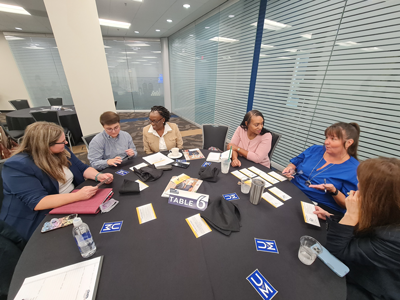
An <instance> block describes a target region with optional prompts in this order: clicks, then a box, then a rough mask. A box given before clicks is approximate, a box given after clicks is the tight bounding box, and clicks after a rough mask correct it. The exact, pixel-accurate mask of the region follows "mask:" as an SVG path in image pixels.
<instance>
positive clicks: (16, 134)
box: [0, 124, 25, 144]
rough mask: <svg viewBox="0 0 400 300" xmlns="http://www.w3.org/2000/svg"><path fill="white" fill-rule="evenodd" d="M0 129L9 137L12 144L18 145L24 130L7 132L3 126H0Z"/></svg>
mask: <svg viewBox="0 0 400 300" xmlns="http://www.w3.org/2000/svg"><path fill="white" fill-rule="evenodd" d="M0 127H1V128H3V130H4V132H5V134H6V135H7V136H9V137H11V138H12V139H13V140H14V142H16V143H18V144H19V142H20V140H21V138H22V136H23V135H24V134H25V130H8V129H6V128H5V127H4V125H3V124H0Z"/></svg>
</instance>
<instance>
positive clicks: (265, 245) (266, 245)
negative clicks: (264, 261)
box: [254, 238, 279, 254]
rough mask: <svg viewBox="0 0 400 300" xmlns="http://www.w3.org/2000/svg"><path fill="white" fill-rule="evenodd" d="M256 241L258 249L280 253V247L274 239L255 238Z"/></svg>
mask: <svg viewBox="0 0 400 300" xmlns="http://www.w3.org/2000/svg"><path fill="white" fill-rule="evenodd" d="M254 242H255V243H256V249H257V251H261V252H271V253H278V254H279V251H278V247H277V246H276V242H275V241H274V240H263V239H257V238H254Z"/></svg>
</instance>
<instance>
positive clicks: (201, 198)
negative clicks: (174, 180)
mask: <svg viewBox="0 0 400 300" xmlns="http://www.w3.org/2000/svg"><path fill="white" fill-rule="evenodd" d="M208 198H209V197H208V195H205V194H199V193H193V192H186V191H181V190H176V189H170V191H169V198H168V203H169V204H173V205H178V206H183V207H187V208H191V209H197V210H201V211H204V210H205V209H206V208H207V206H208Z"/></svg>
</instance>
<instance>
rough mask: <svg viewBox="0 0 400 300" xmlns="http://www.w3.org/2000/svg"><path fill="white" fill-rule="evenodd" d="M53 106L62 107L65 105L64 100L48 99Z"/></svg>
mask: <svg viewBox="0 0 400 300" xmlns="http://www.w3.org/2000/svg"><path fill="white" fill-rule="evenodd" d="M47 101H49V103H50V105H51V106H61V105H63V102H62V98H47Z"/></svg>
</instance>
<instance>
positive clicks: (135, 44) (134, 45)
mask: <svg viewBox="0 0 400 300" xmlns="http://www.w3.org/2000/svg"><path fill="white" fill-rule="evenodd" d="M128 46H129V47H145V46H150V45H149V44H145V43H134V44H128ZM134 50H136V49H134Z"/></svg>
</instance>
